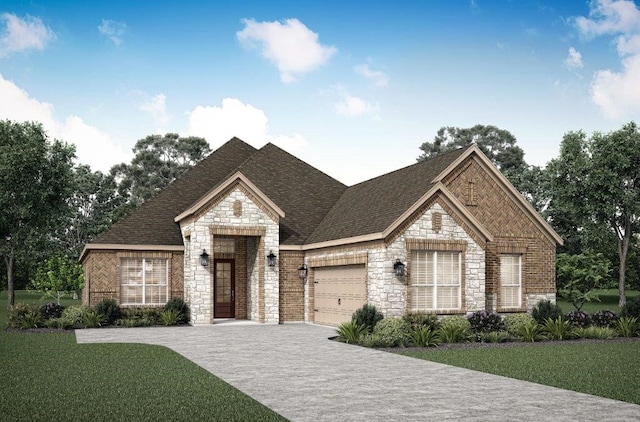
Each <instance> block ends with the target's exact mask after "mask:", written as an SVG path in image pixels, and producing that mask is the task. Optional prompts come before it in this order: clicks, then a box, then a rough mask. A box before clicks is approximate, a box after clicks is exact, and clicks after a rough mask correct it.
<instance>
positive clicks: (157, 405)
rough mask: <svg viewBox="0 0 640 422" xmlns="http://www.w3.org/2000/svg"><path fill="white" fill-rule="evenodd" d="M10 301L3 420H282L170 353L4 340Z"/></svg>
mask: <svg viewBox="0 0 640 422" xmlns="http://www.w3.org/2000/svg"><path fill="white" fill-rule="evenodd" d="M28 298H31V299H33V300H34V301H35V303H39V302H40V301H39V298H40V296H39V295H38V294H37V293H35V294H34V293H29V292H18V297H17V300H16V302H18V301H21V302H27V301H28ZM6 299H7V296H6V292H0V327H1V329H0V380H2V381H1V382H2V384H1V387H0V415H2V417H0V419H2V420H11V421H37V420H65V421H76V420H77V421H81V420H82V421H84V420H96V421H100V420H135V421H156V420H173V421H183V420H184V421H187V420H188V421H193V420H207V421H212V420H229V421H241V420H242V421H244V420H285V419H284V418H282V417H281V416H280V415H278V414H277V413H275V412H273V411H271V410H270V409H268V408H267V407H265V406H263V405H261V404H260V403H258V402H257V401H255V400H253V399H252V398H250V397H249V396H247V395H245V394H243V393H242V392H240V391H239V390H237V389H235V388H233V387H231V386H230V385H229V384H227V383H225V382H224V381H222V380H221V379H220V378H217V377H215V376H214V375H212V374H210V373H209V372H207V371H206V370H204V369H203V368H201V367H199V366H198V365H196V364H194V363H192V362H191V361H189V360H187V359H185V358H184V357H182V356H180V355H178V354H177V353H175V352H173V351H172V350H170V349H167V348H165V347H161V346H151V345H140V344H77V343H76V340H75V335H74V334H73V333H59V334H58V333H56V334H42V333H25V332H6V331H5V327H6V303H7V302H6ZM70 302H73V303H79V301H67V304H69V303H70ZM123 329H125V328H123Z"/></svg>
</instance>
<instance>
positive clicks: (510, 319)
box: [502, 314, 537, 336]
mask: <svg viewBox="0 0 640 422" xmlns="http://www.w3.org/2000/svg"><path fill="white" fill-rule="evenodd" d="M502 322H503V323H504V328H505V330H507V332H508V333H509V334H511V335H512V336H519V335H520V334H519V333H520V327H522V326H523V325H526V324H530V323H532V322H533V323H535V324H536V325H537V322H536V320H535V319H533V317H532V316H531V315H529V314H509V315H507V316H505V317H504V319H503V320H502Z"/></svg>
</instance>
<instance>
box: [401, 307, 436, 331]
mask: <svg viewBox="0 0 640 422" xmlns="http://www.w3.org/2000/svg"><path fill="white" fill-rule="evenodd" d="M402 319H404V320H405V321H406V322H407V323H409V325H410V326H411V328H413V329H416V328H418V327H426V328H430V329H431V330H432V331H435V330H437V329H438V328H439V327H440V322H439V321H438V315H436V314H435V313H433V312H424V311H408V312H405V314H404V315H403V316H402Z"/></svg>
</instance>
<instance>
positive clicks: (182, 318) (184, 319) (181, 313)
mask: <svg viewBox="0 0 640 422" xmlns="http://www.w3.org/2000/svg"><path fill="white" fill-rule="evenodd" d="M164 310H165V311H174V312H175V313H176V314H178V322H177V323H178V324H188V323H189V320H190V319H191V311H190V310H189V305H187V304H186V303H185V302H184V300H183V299H182V298H181V297H174V298H173V299H171V300H170V301H168V302H167V303H166V304H165V305H164Z"/></svg>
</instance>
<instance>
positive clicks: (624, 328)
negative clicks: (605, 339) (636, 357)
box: [613, 316, 640, 337]
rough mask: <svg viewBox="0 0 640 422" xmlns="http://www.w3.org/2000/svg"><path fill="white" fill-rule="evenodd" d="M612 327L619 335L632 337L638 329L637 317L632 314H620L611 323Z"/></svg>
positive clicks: (639, 327)
mask: <svg viewBox="0 0 640 422" xmlns="http://www.w3.org/2000/svg"><path fill="white" fill-rule="evenodd" d="M613 327H614V329H615V330H616V332H617V333H618V335H619V336H620V337H633V336H635V335H636V334H637V332H638V330H639V329H640V326H639V325H638V318H636V317H632V316H621V317H620V318H618V319H617V320H616V322H615V323H614V324H613Z"/></svg>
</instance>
